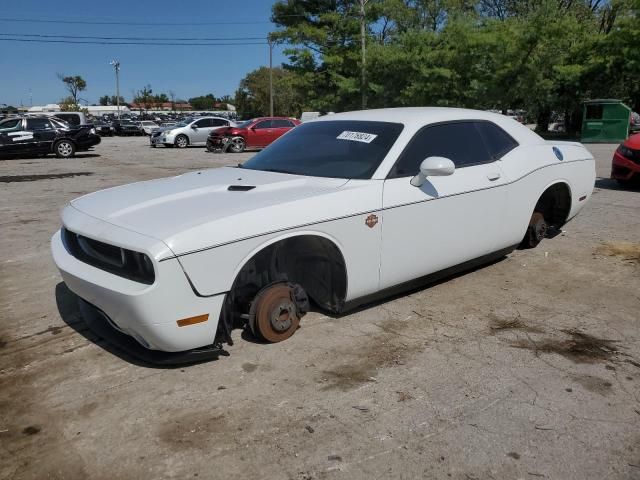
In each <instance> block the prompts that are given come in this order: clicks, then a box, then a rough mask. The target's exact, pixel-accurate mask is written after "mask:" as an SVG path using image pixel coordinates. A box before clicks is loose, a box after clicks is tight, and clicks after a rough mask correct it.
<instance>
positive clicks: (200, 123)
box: [194, 118, 211, 128]
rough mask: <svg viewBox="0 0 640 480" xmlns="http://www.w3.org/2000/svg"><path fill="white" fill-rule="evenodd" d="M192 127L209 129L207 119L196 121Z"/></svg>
mask: <svg viewBox="0 0 640 480" xmlns="http://www.w3.org/2000/svg"><path fill="white" fill-rule="evenodd" d="M194 126H196V127H198V128H204V127H210V126H211V125H210V122H209V119H208V118H203V119H202V120H198V121H197V122H196V123H195V124H194Z"/></svg>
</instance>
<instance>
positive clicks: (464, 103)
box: [236, 0, 640, 131]
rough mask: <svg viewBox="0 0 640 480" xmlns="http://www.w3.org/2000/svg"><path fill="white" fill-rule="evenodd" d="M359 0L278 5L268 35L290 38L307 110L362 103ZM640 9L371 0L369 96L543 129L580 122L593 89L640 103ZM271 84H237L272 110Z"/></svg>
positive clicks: (585, 3)
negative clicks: (496, 116)
mask: <svg viewBox="0 0 640 480" xmlns="http://www.w3.org/2000/svg"><path fill="white" fill-rule="evenodd" d="M359 6H360V0H296V1H295V2H293V1H284V0H280V1H277V2H276V3H275V4H274V5H273V7H272V20H273V21H274V23H276V24H277V25H278V27H279V30H278V31H277V32H275V33H273V34H271V37H272V38H273V39H274V40H276V41H280V40H283V41H286V43H287V44H288V45H290V47H289V48H287V50H285V53H286V54H287V55H288V62H287V63H286V64H284V65H283V69H284V71H286V72H288V73H289V74H290V75H289V76H288V77H287V79H286V82H287V85H288V86H289V87H290V90H289V92H286V93H291V94H292V95H293V97H294V98H295V99H296V101H297V102H298V103H299V104H300V105H301V106H302V108H304V109H313V110H325V111H326V110H334V111H340V110H349V109H354V108H359V106H360V101H359V100H360V99H359V97H360V94H361V83H360V69H361V66H362V65H361V59H360V45H359V43H360V34H359V28H358V27H359V21H360V19H359V17H358V14H359V10H358V9H359ZM638 18H640V0H368V3H367V4H366V11H365V35H366V52H367V59H366V71H367V78H368V81H367V82H366V84H365V88H364V91H365V92H366V94H367V96H368V106H370V107H391V106H405V105H407V106H409V105H443V106H460V107H470V108H478V109H498V110H501V111H506V110H508V109H513V110H515V109H524V110H526V111H527V112H528V113H529V114H530V116H532V117H533V118H534V120H536V121H537V122H536V123H537V124H538V128H539V129H540V130H541V131H544V130H546V128H547V123H548V121H549V119H550V118H551V116H552V115H554V116H563V117H564V118H565V124H566V125H567V127H568V129H569V130H571V131H578V130H579V128H580V125H579V122H580V119H581V115H580V113H581V108H582V103H583V102H584V100H587V99H589V98H596V97H606V98H611V97H618V98H622V99H624V100H625V101H627V102H628V103H629V104H630V105H631V106H632V107H634V108H635V109H640V82H638V80H637V79H638V78H640V48H638V47H637V46H638V45H639V44H640V22H638ZM248 79H249V77H247V79H245V80H248ZM263 89H264V87H263V86H259V87H255V88H253V87H252V88H247V84H246V83H245V85H244V86H243V85H242V84H241V88H240V89H239V91H238V95H237V97H236V98H237V102H238V106H239V107H240V104H241V103H242V108H245V109H246V110H248V111H260V112H264V111H265V109H264V102H263V99H261V98H260V95H261V93H260V92H262V91H263ZM264 91H266V90H264ZM286 93H285V95H286ZM276 98H277V96H276ZM301 99H304V101H303V100H301ZM242 108H241V109H242Z"/></svg>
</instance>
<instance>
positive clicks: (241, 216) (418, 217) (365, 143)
mask: <svg viewBox="0 0 640 480" xmlns="http://www.w3.org/2000/svg"><path fill="white" fill-rule="evenodd" d="M594 181H595V164H594V159H593V157H592V155H591V154H590V153H589V152H588V151H587V149H586V148H584V146H582V145H581V144H579V143H569V142H547V141H545V140H543V139H542V138H541V137H539V136H538V135H536V134H535V133H533V132H532V131H531V130H529V129H528V128H526V127H525V126H523V125H520V124H519V123H517V122H516V121H514V120H512V119H509V118H507V117H505V116H502V115H497V114H493V113H488V112H482V111H474V110H463V109H453V108H398V109H384V110H368V111H360V112H350V113H342V114H337V115H331V116H327V117H323V118H319V119H317V120H315V121H312V122H308V123H304V124H303V125H301V126H299V127H297V128H295V129H294V130H292V131H291V132H289V133H288V134H287V135H284V136H283V137H282V138H280V139H279V140H278V141H276V142H275V143H273V144H272V145H271V146H270V147H268V148H266V149H265V150H263V151H262V152H260V153H258V154H257V155H255V156H254V157H252V158H251V159H250V160H248V161H247V162H245V163H244V164H242V165H238V166H233V167H224V168H216V169H211V170H203V171H197V172H191V173H185V174H184V175H180V176H177V177H173V178H163V179H158V180H152V181H147V182H140V183H135V184H131V185H124V186H120V187H115V188H110V189H107V190H103V191H100V192H96V193H92V194H89V195H85V196H83V197H80V198H78V199H76V200H73V201H72V202H71V203H70V204H69V205H67V206H66V207H64V209H63V210H62V213H61V217H62V228H61V230H60V231H58V232H57V233H56V234H55V235H54V236H53V239H52V251H53V257H54V259H55V262H56V264H57V266H58V268H59V270H60V272H61V274H62V278H63V279H64V282H65V283H66V285H67V286H68V287H69V289H70V290H71V291H72V292H74V293H75V294H77V295H78V296H79V297H80V299H81V305H82V312H83V316H84V317H85V320H86V321H87V323H88V324H89V326H91V327H92V328H94V329H95V330H97V331H98V333H99V334H100V335H102V336H104V337H106V338H108V339H109V340H111V341H113V342H116V343H119V344H120V345H121V347H122V348H125V349H127V348H128V347H131V346H132V345H129V344H135V346H136V348H138V349H140V350H142V351H143V352H145V354H147V353H148V354H149V355H151V356H150V357H149V358H151V360H152V361H158V362H173V361H176V362H178V361H190V360H194V359H201V358H208V357H211V356H215V355H219V354H221V353H223V354H225V353H226V352H225V351H224V350H223V343H231V336H230V332H231V329H232V328H233V327H234V326H241V325H248V326H249V328H250V329H251V330H252V332H253V333H254V334H255V335H256V336H257V337H258V338H260V339H263V340H264V341H267V342H278V341H281V340H284V339H286V338H288V337H290V336H291V335H292V334H293V333H294V332H295V331H296V329H297V328H298V326H299V322H300V319H301V317H302V316H303V315H304V314H305V313H306V312H307V310H308V309H309V306H310V303H312V304H313V305H315V306H316V307H317V308H320V309H323V310H326V311H329V312H344V311H346V310H348V309H350V308H353V307H355V306H358V305H362V304H363V303H366V302H370V301H371V300H372V299H373V298H374V297H376V296H384V295H389V294H391V293H397V292H398V290H401V289H407V288H409V287H412V286H413V287H415V285H416V283H418V282H420V283H424V282H427V281H432V280H434V279H437V278H441V277H442V276H446V275H450V274H452V273H454V272H457V271H460V270H463V269H468V268H470V267H474V266H477V265H479V264H482V263H486V262H489V261H492V260H495V259H496V258H500V257H502V256H504V255H506V254H507V253H509V252H511V251H512V250H514V249H515V248H516V247H518V246H524V247H535V246H536V245H537V244H538V243H539V242H540V241H541V239H542V238H544V237H545V236H547V235H548V233H549V232H550V231H552V230H554V229H555V230H558V229H559V228H560V227H561V226H562V225H563V224H564V223H566V222H567V221H568V220H570V219H571V218H572V217H574V216H575V215H576V214H577V213H578V212H579V211H580V210H581V209H582V207H584V205H585V203H586V201H587V200H588V199H589V197H590V196H591V194H592V191H593V186H594ZM138 344H139V345H142V347H144V348H140V347H139V346H138ZM129 350H131V349H129Z"/></svg>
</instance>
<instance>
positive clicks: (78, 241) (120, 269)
mask: <svg viewBox="0 0 640 480" xmlns="http://www.w3.org/2000/svg"><path fill="white" fill-rule="evenodd" d="M62 238H63V240H64V244H65V247H66V248H67V251H68V252H69V253H70V254H71V255H73V256H74V257H75V258H77V259H78V260H80V261H81V262H84V263H87V264H89V265H91V266H93V267H96V268H99V269H100V270H104V271H106V272H109V273H113V274H114V275H118V276H120V277H124V278H127V279H129V280H133V281H135V282H140V283H144V284H147V285H151V284H152V283H153V282H154V281H155V272H154V270H153V264H152V262H151V259H150V258H149V257H148V256H147V255H145V254H144V253H140V252H134V251H133V250H128V249H126V248H120V247H116V246H114V245H109V244H108V243H103V242H99V241H97V240H93V239H91V238H88V237H85V236H83V235H78V234H77V233H73V232H71V231H70V230H67V229H66V228H63V229H62Z"/></svg>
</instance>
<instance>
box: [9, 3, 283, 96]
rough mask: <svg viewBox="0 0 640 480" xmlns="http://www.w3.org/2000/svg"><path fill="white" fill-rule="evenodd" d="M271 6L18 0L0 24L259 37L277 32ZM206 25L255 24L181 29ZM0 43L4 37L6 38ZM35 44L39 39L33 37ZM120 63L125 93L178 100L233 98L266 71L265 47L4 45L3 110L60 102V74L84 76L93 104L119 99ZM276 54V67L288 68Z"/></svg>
mask: <svg viewBox="0 0 640 480" xmlns="http://www.w3.org/2000/svg"><path fill="white" fill-rule="evenodd" d="M272 4H273V1H272V0H242V1H238V0H236V1H233V0H231V1H229V0H208V1H206V0H186V1H185V0H172V1H168V0H153V1H149V0H128V1H125V0H108V1H106V2H98V1H91V0H89V1H87V0H64V1H58V0H39V1H38V0H20V1H6V2H2V10H0V17H1V18H20V19H30V20H34V19H40V20H54V21H76V20H79V21H94V22H139V23H156V24H157V23H170V22H175V23H177V24H178V25H153V26H147V25H144V26H140V25H87V24H69V23H67V24H65V23H27V22H16V21H8V20H0V34H8V33H17V34H31V35H33V34H46V35H90V36H102V37H109V36H120V37H215V38H222V37H260V36H266V35H267V33H268V32H270V31H273V30H274V29H275V26H274V25H273V24H271V23H269V18H270V13H271V5H272ZM202 22H266V23H251V24H220V25H195V26H193V25H191V26H188V25H179V24H180V23H182V24H186V23H202ZM0 38H6V36H4V35H0ZM32 38H33V37H32ZM114 58H115V59H118V60H119V61H120V63H121V74H120V94H121V95H123V96H124V97H125V99H126V100H127V101H129V100H130V99H131V96H132V91H133V90H139V89H140V88H142V87H143V86H144V85H146V84H151V87H152V88H153V91H154V93H160V92H165V93H168V91H169V90H173V91H174V92H175V94H176V96H177V97H179V98H185V99H186V98H189V97H193V96H196V95H204V94H206V93H213V94H214V95H216V96H218V97H219V96H222V95H225V94H229V95H233V93H234V92H235V90H236V88H237V87H238V83H239V81H240V80H241V79H242V77H244V76H245V75H246V74H247V73H248V72H250V71H251V70H253V69H255V68H258V67H260V66H262V65H268V62H269V50H268V47H267V45H235V46H190V47H185V46H160V47H159V46H140V45H138V46H128V45H108V46H105V45H71V44H55V43H20V42H9V41H0V72H1V74H0V104H2V103H6V104H9V105H15V106H19V105H20V104H21V103H22V104H23V105H26V106H28V105H30V102H31V99H30V91H31V94H32V96H33V105H42V104H46V103H56V102H58V100H60V99H61V98H62V97H64V96H65V94H66V92H65V90H64V87H63V84H62V82H61V81H60V80H59V79H58V78H57V77H56V74H57V73H64V74H66V75H81V76H82V77H83V78H84V79H85V80H86V81H87V90H86V91H85V92H83V93H82V95H81V97H82V98H83V99H86V100H87V101H88V102H89V103H90V104H92V103H97V102H98V98H99V97H100V96H102V95H105V94H109V95H114V94H115V76H114V71H113V67H111V66H110V65H109V61H110V60H112V59H114ZM285 60H286V58H285V56H284V55H283V54H282V47H277V46H276V47H275V48H274V65H278V64H280V63H282V62H283V61H285Z"/></svg>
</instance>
